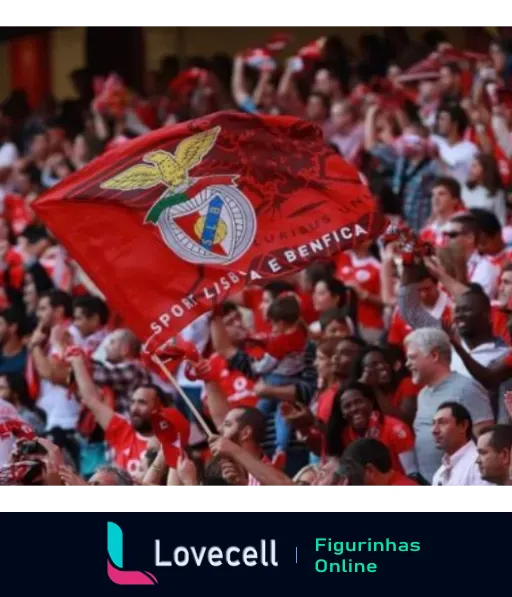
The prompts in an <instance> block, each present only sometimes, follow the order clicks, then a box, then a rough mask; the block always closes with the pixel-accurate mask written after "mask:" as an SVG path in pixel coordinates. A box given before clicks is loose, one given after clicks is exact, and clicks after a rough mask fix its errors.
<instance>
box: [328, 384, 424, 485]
mask: <svg viewBox="0 0 512 597" xmlns="http://www.w3.org/2000/svg"><path fill="white" fill-rule="evenodd" d="M361 437H372V438H374V439H378V440H379V441H380V442H382V443H383V444H384V445H385V446H387V448H388V449H389V451H390V454H391V460H392V464H393V469H394V470H396V471H398V472H401V473H403V472H405V474H412V473H414V472H417V466H416V459H415V456H414V435H413V433H412V431H411V429H410V428H409V426H408V425H406V424H405V423H404V422H403V421H401V420H400V419H395V417H390V416H389V415H385V414H384V413H383V412H382V410H381V408H380V406H379V403H378V400H377V397H376V395H375V392H374V391H373V390H372V388H371V387H370V386H369V385H366V384H363V383H361V382H358V381H355V382H352V383H350V384H348V385H347V386H345V387H344V388H343V389H342V390H341V391H340V392H339V393H338V394H337V395H336V397H335V399H334V405H333V409H332V414H331V418H330V419H329V423H328V425H327V435H326V452H327V455H329V456H341V455H342V454H343V451H344V450H345V448H346V447H347V446H348V445H349V444H351V443H352V442H353V441H355V440H356V439H359V438H361Z"/></svg>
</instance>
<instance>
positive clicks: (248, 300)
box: [243, 286, 318, 334]
mask: <svg viewBox="0 0 512 597" xmlns="http://www.w3.org/2000/svg"><path fill="white" fill-rule="evenodd" d="M295 294H296V295H297V298H298V299H299V302H300V314H301V317H302V319H303V320H304V321H305V322H306V323H307V324H311V323H313V322H314V321H316V320H317V319H318V314H317V312H316V311H315V308H314V306H313V297H312V295H311V294H310V293H307V292H303V291H302V290H296V291H295ZM262 299H263V289H262V288H259V287H258V286H250V287H249V288H246V289H245V290H244V294H243V301H244V307H246V308H247V309H250V310H251V311H252V313H253V317H254V331H255V332H256V333H265V334H268V333H270V329H271V328H270V324H269V323H268V321H265V319H264V318H263V314H262V312H261V309H260V304H261V301H262Z"/></svg>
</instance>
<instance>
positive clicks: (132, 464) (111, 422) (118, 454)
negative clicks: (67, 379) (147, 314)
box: [67, 352, 165, 477]
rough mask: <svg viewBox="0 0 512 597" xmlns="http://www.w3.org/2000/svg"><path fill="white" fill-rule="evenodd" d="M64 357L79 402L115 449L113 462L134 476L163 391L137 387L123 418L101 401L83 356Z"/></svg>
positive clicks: (148, 438) (149, 434)
mask: <svg viewBox="0 0 512 597" xmlns="http://www.w3.org/2000/svg"><path fill="white" fill-rule="evenodd" d="M67 360H68V362H69V364H70V365H71V367H72V369H73V372H74V376H75V380H76V384H77V386H78V390H79V395H80V397H81V400H82V403H83V404H84V405H85V406H86V407H87V408H88V409H89V410H90V411H91V413H92V414H93V416H94V418H95V419H96V421H97V423H98V425H99V426H100V427H101V428H102V429H104V430H105V440H106V442H107V444H108V445H109V446H110V447H111V448H112V450H113V452H114V456H113V463H114V464H115V466H117V467H119V468H121V469H124V470H126V471H128V472H129V473H130V475H131V476H132V477H135V476H136V475H137V474H138V473H139V468H140V466H141V459H142V457H143V456H144V454H145V452H146V450H147V449H148V443H149V442H150V440H151V439H152V438H153V436H154V434H153V427H152V422H151V414H152V413H153V412H154V411H155V410H157V409H159V408H160V406H162V405H164V404H165V396H164V395H163V392H162V390H161V389H160V388H159V387H158V386H155V385H152V384H145V385H141V386H139V387H138V388H137V389H136V390H135V391H134V392H133V394H132V396H131V399H130V404H129V420H126V419H125V418H124V417H122V416H121V415H119V414H117V413H116V412H115V411H114V410H113V409H112V408H110V407H109V406H108V405H107V404H105V403H104V402H103V401H102V398H101V393H100V390H99V388H98V387H97V386H96V385H95V383H94V381H93V379H92V377H91V375H90V373H89V371H88V369H87V365H86V361H85V359H84V357H83V355H81V354H80V353H79V352H72V353H71V355H70V356H68V358H67Z"/></svg>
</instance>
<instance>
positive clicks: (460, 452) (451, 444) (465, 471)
mask: <svg viewBox="0 0 512 597" xmlns="http://www.w3.org/2000/svg"><path fill="white" fill-rule="evenodd" d="M432 435H433V437H434V442H435V444H436V447H437V448H439V449H441V450H442V451H443V457H442V461H441V466H440V467H439V469H438V470H437V471H436V473H435V475H434V479H433V481H432V485H490V483H487V481H483V480H482V477H481V475H480V471H479V469H478V465H477V463H476V459H477V456H478V452H477V449H476V445H475V442H474V441H473V423H472V421H471V415H470V414H469V412H468V409H467V408H465V407H464V406H462V404H459V403H458V402H444V403H443V404H441V405H440V406H439V408H438V409H437V413H436V415H435V417H434V421H433V423H432Z"/></svg>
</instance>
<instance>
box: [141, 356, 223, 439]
mask: <svg viewBox="0 0 512 597" xmlns="http://www.w3.org/2000/svg"><path fill="white" fill-rule="evenodd" d="M151 360H152V361H153V362H154V363H156V364H157V365H158V366H159V367H160V369H161V370H162V371H163V372H164V374H165V377H167V379H168V380H169V381H170V382H171V384H172V385H173V386H174V387H175V389H176V391H177V392H178V394H179V395H180V396H181V397H182V398H183V400H184V401H185V404H186V405H187V406H188V407H189V408H190V410H191V411H192V413H193V415H194V417H195V418H196V420H197V422H198V423H199V425H200V426H201V428H202V429H203V431H204V432H205V433H206V437H208V438H210V437H212V435H213V433H212V431H211V430H210V428H209V427H208V425H207V424H206V421H205V420H204V419H203V417H202V416H201V414H200V412H199V411H198V410H197V408H196V407H195V406H194V403H193V402H192V400H190V398H189V397H188V396H187V395H186V394H185V392H184V391H183V390H182V388H180V386H179V385H178V382H177V381H176V378H175V377H174V375H173V374H172V373H171V372H170V371H169V369H167V367H166V366H165V364H164V363H163V362H162V361H161V360H160V359H159V358H158V357H157V355H156V354H152V355H151Z"/></svg>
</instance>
